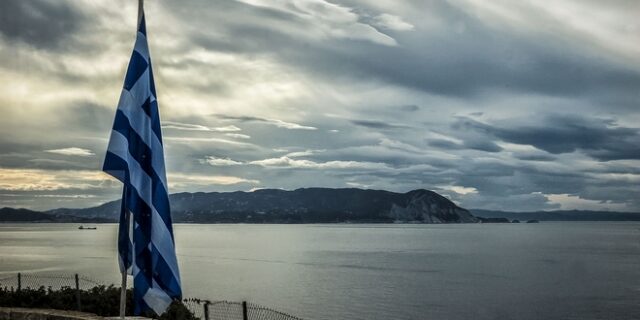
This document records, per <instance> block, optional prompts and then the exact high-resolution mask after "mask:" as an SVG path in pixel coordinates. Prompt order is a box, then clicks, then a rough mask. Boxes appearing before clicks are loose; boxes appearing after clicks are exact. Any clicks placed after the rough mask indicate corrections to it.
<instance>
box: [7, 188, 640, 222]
mask: <svg viewBox="0 0 640 320" xmlns="http://www.w3.org/2000/svg"><path fill="white" fill-rule="evenodd" d="M169 199H170V202H171V210H172V217H173V221H174V222H184V223H188V222H191V223H336V222H352V223H367V222H368V223H392V222H410V223H474V222H497V221H503V222H508V221H511V220H522V221H526V220H540V221H640V213H627V212H600V211H548V212H547V211H540V212H507V211H491V210H482V209H471V210H467V209H464V208H461V207H459V206H457V205H456V204H455V203H453V202H452V201H450V200H449V199H447V198H445V197H444V196H442V195H440V194H438V193H436V192H433V191H429V190H424V189H418V190H413V191H409V192H407V193H395V192H390V191H384V190H364V189H356V188H349V189H331V188H303V189H296V190H292V191H285V190H279V189H261V190H256V191H252V192H242V191H237V192H209V193H204V192H196V193H187V192H185V193H176V194H172V195H170V197H169ZM119 211H120V201H119V200H116V201H111V202H107V203H105V204H102V205H100V206H97V207H92V208H83V209H67V208H62V209H54V210H49V211H45V212H37V211H31V210H27V209H13V208H2V209H0V222H76V223H88V222H96V223H99V222H116V221H117V220H118V218H119ZM505 218H506V219H505Z"/></svg>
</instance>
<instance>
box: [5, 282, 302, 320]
mask: <svg viewBox="0 0 640 320" xmlns="http://www.w3.org/2000/svg"><path fill="white" fill-rule="evenodd" d="M102 285H105V284H104V283H101V282H99V281H97V280H94V279H91V278H88V277H84V276H80V275H78V274H74V275H69V274H23V273H17V274H10V275H5V276H0V288H3V289H5V290H11V291H14V290H15V291H20V290H23V289H39V288H42V287H44V288H46V289H51V290H65V289H66V290H69V289H71V290H76V291H77V292H80V291H81V290H90V289H92V288H95V287H96V286H102ZM76 297H77V299H78V301H77V305H78V308H80V306H81V301H80V295H79V294H78V295H77V296H76ZM182 302H183V304H184V306H185V307H186V308H187V309H188V310H189V311H191V312H192V313H193V315H194V316H195V317H196V318H198V319H202V320H302V319H301V318H298V317H295V316H292V315H290V314H287V313H284V312H280V311H277V310H274V309H271V308H267V307H264V306H261V305H257V304H254V303H250V302H246V301H241V302H239V301H226V300H225V301H210V300H205V299H198V298H187V299H184V300H183V301H182Z"/></svg>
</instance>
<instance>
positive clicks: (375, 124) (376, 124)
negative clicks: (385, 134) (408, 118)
mask: <svg viewBox="0 0 640 320" xmlns="http://www.w3.org/2000/svg"><path fill="white" fill-rule="evenodd" d="M351 123H353V124H355V125H357V126H361V127H367V128H371V129H380V130H395V129H409V128H411V127H410V126H407V125H403V124H397V123H389V122H384V121H377V120H351Z"/></svg>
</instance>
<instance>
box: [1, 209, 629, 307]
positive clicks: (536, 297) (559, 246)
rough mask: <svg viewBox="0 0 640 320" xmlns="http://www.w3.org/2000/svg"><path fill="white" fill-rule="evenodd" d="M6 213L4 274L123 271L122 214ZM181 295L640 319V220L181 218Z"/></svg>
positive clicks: (113, 276) (104, 279)
mask: <svg viewBox="0 0 640 320" xmlns="http://www.w3.org/2000/svg"><path fill="white" fill-rule="evenodd" d="M91 226H96V227H97V230H78V225H76V224H44V223H40V224H0V278H3V277H6V276H11V275H13V274H15V273H17V272H21V273H23V274H26V275H31V274H36V275H60V274H73V273H79V274H81V275H82V276H84V277H87V278H90V279H95V281H97V282H100V283H116V284H119V283H120V276H119V273H118V262H117V252H116V235H117V225H115V224H98V225H91ZM174 228H175V238H176V246H177V254H178V260H179V264H180V269H181V270H180V271H181V276H182V284H183V291H184V296H185V297H197V298H201V299H210V300H230V301H242V300H246V301H250V302H253V303H256V304H260V305H264V306H268V307H270V308H272V309H276V310H279V311H282V312H286V313H290V314H293V315H296V316H298V317H301V318H303V319H310V320H311V319H318V320H324V319H326V320H329V319H332V320H333V319H354V320H355V319H362V320H364V319H372V320H378V319H380V320H382V319H430V320H445V319H446V320H457V319H465V320H468V319H480V320H483V319H580V320H589V319H607V320H611V319H640V223H637V222H616V223H611V222H542V223H537V224H525V223H520V224H446V225H423V224H369V225H367V224H326V225H322V224H312V225H255V224H254V225H252V224H202V225H201V224H176V225H175V226H174Z"/></svg>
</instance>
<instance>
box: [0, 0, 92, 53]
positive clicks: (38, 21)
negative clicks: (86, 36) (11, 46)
mask: <svg viewBox="0 0 640 320" xmlns="http://www.w3.org/2000/svg"><path fill="white" fill-rule="evenodd" d="M0 17H1V18H0V33H2V35H3V36H4V37H5V38H7V39H9V40H12V41H21V42H24V43H27V44H30V45H32V46H34V47H36V48H39V49H61V48H64V46H65V41H67V40H68V39H70V38H71V37H72V36H73V34H74V33H75V32H76V31H77V30H78V29H79V28H81V26H82V23H83V22H84V18H83V16H82V14H81V12H79V11H78V9H77V8H75V7H74V6H72V5H70V4H69V3H67V2H66V1H51V0H27V1H24V0H3V1H0Z"/></svg>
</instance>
